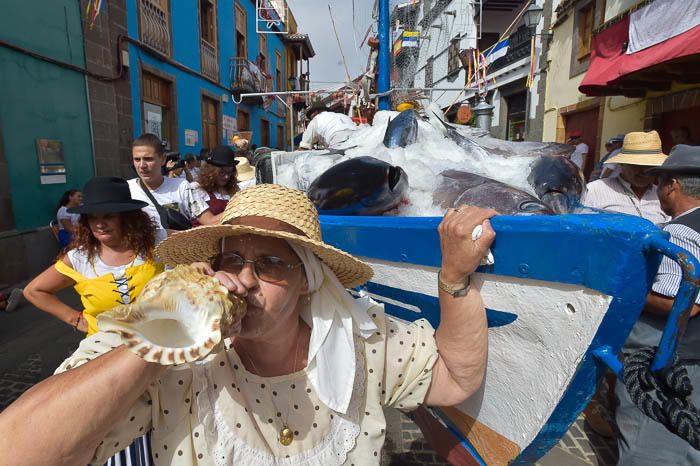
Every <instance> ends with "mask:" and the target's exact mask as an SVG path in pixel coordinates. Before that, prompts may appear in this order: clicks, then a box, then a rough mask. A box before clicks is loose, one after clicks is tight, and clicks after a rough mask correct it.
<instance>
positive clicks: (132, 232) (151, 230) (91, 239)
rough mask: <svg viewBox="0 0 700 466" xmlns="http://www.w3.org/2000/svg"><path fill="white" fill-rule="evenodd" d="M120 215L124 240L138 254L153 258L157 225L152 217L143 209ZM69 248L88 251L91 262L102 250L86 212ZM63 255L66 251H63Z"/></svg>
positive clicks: (81, 217)
mask: <svg viewBox="0 0 700 466" xmlns="http://www.w3.org/2000/svg"><path fill="white" fill-rule="evenodd" d="M118 215H119V219H120V221H121V227H122V235H123V237H124V242H125V243H126V244H127V245H128V246H129V248H130V249H131V250H132V251H134V253H136V255H137V256H142V257H144V258H146V259H153V249H154V248H155V245H156V225H155V224H154V222H153V220H151V217H149V216H148V214H146V213H145V212H143V211H142V210H131V211H128V212H120V213H119V214H118ZM69 249H79V250H82V251H84V252H86V253H87V255H88V260H89V261H90V262H92V260H93V259H94V258H95V256H96V255H98V254H99V252H100V242H99V241H98V240H97V238H95V236H94V235H93V234H92V231H91V230H90V224H89V223H88V216H87V215H85V214H82V215H81V216H80V221H79V222H78V224H77V225H76V226H75V236H74V238H73V241H72V242H71V244H70V245H69V246H68V247H67V248H66V249H65V251H68V250H69ZM63 255H65V252H64V253H62V256H63ZM62 256H61V257H62Z"/></svg>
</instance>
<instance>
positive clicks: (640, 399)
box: [623, 346, 700, 450]
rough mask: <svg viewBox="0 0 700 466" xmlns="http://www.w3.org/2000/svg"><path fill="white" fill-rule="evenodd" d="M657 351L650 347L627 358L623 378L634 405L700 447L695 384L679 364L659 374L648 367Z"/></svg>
mask: <svg viewBox="0 0 700 466" xmlns="http://www.w3.org/2000/svg"><path fill="white" fill-rule="evenodd" d="M655 354H656V347H655V346H648V347H646V348H642V349H640V350H639V351H637V352H635V353H632V354H631V355H629V356H627V357H625V370H624V374H623V381H624V383H625V387H626V388H627V392H628V393H629V395H630V398H632V401H633V402H634V404H635V405H637V407H638V408H639V409H640V410H641V411H642V412H643V413H644V414H646V415H647V416H649V417H650V418H651V419H653V420H655V421H657V422H659V423H661V424H663V425H664V426H665V427H666V429H668V430H669V431H670V432H671V433H673V434H675V435H677V436H678V437H680V438H682V439H683V440H685V441H686V442H688V443H689V444H690V445H691V446H692V447H693V448H695V449H696V450H700V412H699V411H698V408H697V407H696V406H695V405H694V404H693V402H692V401H691V400H690V394H691V393H692V392H693V385H692V383H691V382H690V378H688V371H687V370H686V369H685V367H683V366H682V365H680V364H678V357H677V356H676V358H675V360H674V362H673V365H672V366H671V367H669V368H668V369H666V370H664V371H661V372H659V373H656V374H655V373H653V372H651V371H650V370H649V366H650V365H651V362H652V361H653V360H654V355H655Z"/></svg>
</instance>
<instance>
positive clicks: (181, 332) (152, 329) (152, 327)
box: [139, 319, 197, 348]
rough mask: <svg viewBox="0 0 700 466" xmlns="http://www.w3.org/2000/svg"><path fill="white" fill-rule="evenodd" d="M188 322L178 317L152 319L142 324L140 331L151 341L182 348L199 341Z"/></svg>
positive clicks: (168, 346)
mask: <svg viewBox="0 0 700 466" xmlns="http://www.w3.org/2000/svg"><path fill="white" fill-rule="evenodd" d="M192 330H193V329H191V328H190V325H187V323H186V322H183V321H181V320H177V319H158V320H150V321H146V322H144V323H142V324H141V328H140V329H139V332H140V333H141V335H143V336H144V338H145V339H146V340H148V341H150V342H151V343H153V344H155V345H157V346H162V347H164V348H181V347H183V346H191V345H194V344H195V343H197V341H196V340H195V339H194V338H192V336H193V335H192Z"/></svg>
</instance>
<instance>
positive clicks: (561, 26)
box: [543, 0, 700, 172]
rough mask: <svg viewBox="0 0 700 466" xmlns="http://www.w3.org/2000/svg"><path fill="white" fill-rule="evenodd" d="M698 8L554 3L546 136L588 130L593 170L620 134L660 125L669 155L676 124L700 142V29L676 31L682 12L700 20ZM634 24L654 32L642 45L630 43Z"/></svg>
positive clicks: (600, 1)
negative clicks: (607, 143)
mask: <svg viewBox="0 0 700 466" xmlns="http://www.w3.org/2000/svg"><path fill="white" fill-rule="evenodd" d="M691 6H692V4H691V3H685V2H668V1H664V0H656V1H648V0H646V1H641V2H640V1H634V0H624V1H617V2H605V1H604V0H588V1H572V0H568V1H560V2H555V11H554V17H553V25H552V32H553V34H554V39H553V41H552V46H551V49H550V51H549V71H548V74H547V93H546V99H545V108H546V110H545V113H544V120H543V123H544V137H545V138H549V139H551V140H557V141H560V142H563V141H565V139H566V138H567V136H568V135H569V134H570V133H571V132H572V131H574V130H576V131H582V132H583V134H584V142H586V143H587V144H588V145H589V147H590V148H591V152H590V154H591V155H593V157H589V164H588V166H587V167H586V168H587V172H589V171H590V170H591V168H592V167H593V165H594V164H595V162H596V161H597V160H599V159H600V157H601V156H603V155H605V150H604V143H605V141H606V140H608V139H609V138H610V137H612V136H615V135H617V134H624V133H627V132H630V131H646V130H651V129H655V130H657V131H659V134H660V135H661V139H662V142H663V147H664V150H665V151H667V152H666V153H668V151H669V150H670V148H671V147H672V145H673V144H674V143H675V142H674V138H673V134H672V133H673V132H674V130H676V129H682V132H684V133H686V132H687V142H689V143H691V144H699V143H700V124H699V123H697V119H696V118H695V116H696V115H697V114H698V112H699V111H700V85H699V83H700V75H699V74H698V72H697V66H698V65H699V64H700V46H698V45H697V44H698V37H700V27H699V26H695V27H693V28H690V29H687V28H686V29H684V30H682V31H675V32H673V28H674V25H675V24H680V23H682V22H679V21H677V18H678V17H681V16H684V17H686V18H688V17H692V18H694V21H696V24H697V23H698V21H700V8H697V7H695V8H691ZM674 8H676V9H677V8H680V10H674ZM645 18H647V19H648V22H646V21H645ZM692 18H691V20H693V19H692ZM689 22H690V21H685V22H683V23H685V24H688V23H689ZM632 23H634V26H635V28H636V30H638V31H640V30H643V31H645V35H646V36H647V37H649V38H650V41H651V42H650V43H647V44H646V47H645V48H644V49H642V50H635V49H634V45H633V44H632V45H630V44H631V43H633V42H634V37H632V36H631V33H630V28H631V26H630V24H632ZM659 24H664V25H665V26H664V27H663V28H659V27H658V25H659ZM645 28H646V29H645ZM661 31H663V34H660V32H661ZM606 51H607V52H606ZM611 51H614V52H615V53H610V52H611Z"/></svg>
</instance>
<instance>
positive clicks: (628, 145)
mask: <svg viewBox="0 0 700 466" xmlns="http://www.w3.org/2000/svg"><path fill="white" fill-rule="evenodd" d="M666 157H668V155H666V154H664V153H663V152H662V151H661V138H660V137H659V133H657V132H656V131H649V132H648V133H645V132H643V131H634V132H631V133H627V134H626V135H625V139H624V141H623V142H622V149H620V152H619V153H618V154H617V155H615V156H613V157H610V158H609V159H608V160H606V161H605V163H606V164H607V163H623V164H628V165H644V166H649V167H656V166H659V165H661V164H662V163H664V160H666Z"/></svg>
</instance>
